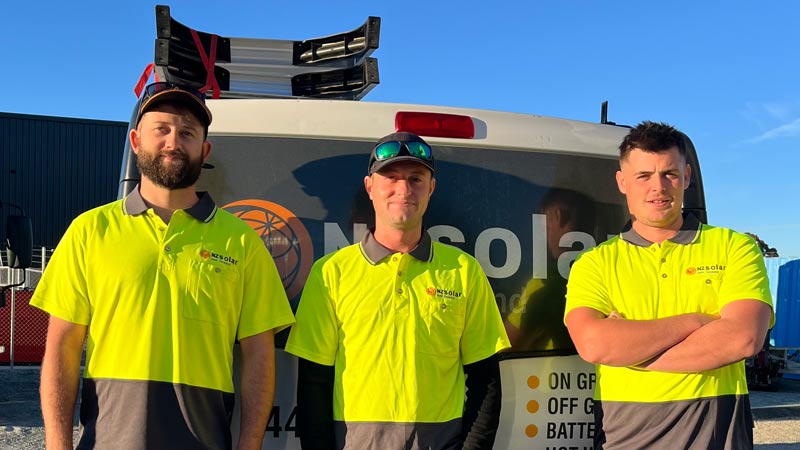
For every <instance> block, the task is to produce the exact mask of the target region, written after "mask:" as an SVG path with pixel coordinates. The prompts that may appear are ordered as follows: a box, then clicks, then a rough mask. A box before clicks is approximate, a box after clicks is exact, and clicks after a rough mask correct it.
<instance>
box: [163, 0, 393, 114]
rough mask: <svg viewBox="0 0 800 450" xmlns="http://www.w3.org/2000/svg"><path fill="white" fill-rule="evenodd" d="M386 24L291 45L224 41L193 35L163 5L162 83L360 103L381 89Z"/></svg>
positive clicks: (375, 21) (372, 22)
mask: <svg viewBox="0 0 800 450" xmlns="http://www.w3.org/2000/svg"><path fill="white" fill-rule="evenodd" d="M380 25H381V19H380V17H369V18H367V21H366V22H364V24H363V25H361V26H360V27H358V28H356V29H355V30H352V31H349V32H345V33H340V34H335V35H331V36H326V37H321V38H315V39H307V40H304V41H290V40H279V39H250V38H229V37H221V36H217V35H215V34H211V33H205V32H200V31H197V30H194V29H192V28H189V27H187V26H185V25H183V24H181V23H180V22H178V21H177V20H175V19H173V18H172V17H171V16H170V9H169V6H165V5H157V6H156V31H157V38H156V43H155V70H156V74H157V76H158V77H159V79H161V80H163V81H170V82H173V83H178V84H185V85H189V86H193V87H196V88H198V89H199V90H200V91H201V92H204V93H205V94H206V95H207V96H210V97H213V98H265V97H266V98H272V97H279V98H286V97H312V98H336V99H346V100H360V99H361V98H363V97H364V96H365V95H366V94H367V93H368V92H369V91H370V90H371V89H372V88H374V87H375V85H377V84H378V83H379V82H380V79H379V77H378V60H377V59H375V58H370V57H369V55H370V54H372V52H374V51H375V50H376V49H377V48H378V42H379V40H380Z"/></svg>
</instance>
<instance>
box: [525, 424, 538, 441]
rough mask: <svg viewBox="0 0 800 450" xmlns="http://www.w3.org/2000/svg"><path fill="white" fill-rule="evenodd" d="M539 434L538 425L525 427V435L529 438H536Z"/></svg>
mask: <svg viewBox="0 0 800 450" xmlns="http://www.w3.org/2000/svg"><path fill="white" fill-rule="evenodd" d="M537 434H539V429H538V428H536V425H528V426H527V427H525V435H526V436H528V437H529V438H532V437H536V435H537Z"/></svg>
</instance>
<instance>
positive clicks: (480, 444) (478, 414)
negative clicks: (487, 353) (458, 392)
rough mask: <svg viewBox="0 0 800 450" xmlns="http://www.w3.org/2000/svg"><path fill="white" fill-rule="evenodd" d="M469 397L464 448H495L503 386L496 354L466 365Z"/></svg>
mask: <svg viewBox="0 0 800 450" xmlns="http://www.w3.org/2000/svg"><path fill="white" fill-rule="evenodd" d="M464 373H465V374H466V385H467V399H466V404H465V406H464V416H463V418H462V441H463V447H462V448H463V449H464V450H491V448H492V446H493V445H494V440H495V436H496V435H497V427H498V425H499V423H500V406H501V403H502V388H501V383H500V366H499V363H498V362H497V357H496V356H491V357H489V358H487V359H484V360H482V361H478V362H475V363H473V364H469V365H466V366H464Z"/></svg>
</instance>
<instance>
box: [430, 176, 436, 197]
mask: <svg viewBox="0 0 800 450" xmlns="http://www.w3.org/2000/svg"><path fill="white" fill-rule="evenodd" d="M434 189H436V178H431V191H430V192H428V197H430V196H431V195H433V191H434Z"/></svg>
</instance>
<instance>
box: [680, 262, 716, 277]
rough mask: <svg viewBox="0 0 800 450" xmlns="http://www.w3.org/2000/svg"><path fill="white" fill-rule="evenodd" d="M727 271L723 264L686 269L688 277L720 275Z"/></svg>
mask: <svg viewBox="0 0 800 450" xmlns="http://www.w3.org/2000/svg"><path fill="white" fill-rule="evenodd" d="M724 271H725V265H723V264H711V265H708V266H690V267H687V268H686V275H695V274H698V275H711V274H718V273H722V272H724Z"/></svg>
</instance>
